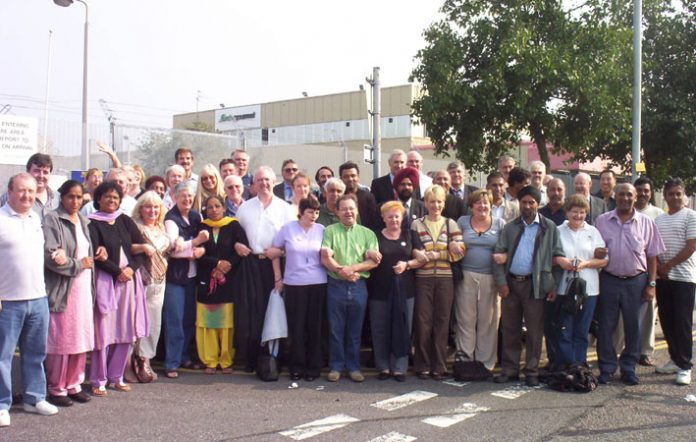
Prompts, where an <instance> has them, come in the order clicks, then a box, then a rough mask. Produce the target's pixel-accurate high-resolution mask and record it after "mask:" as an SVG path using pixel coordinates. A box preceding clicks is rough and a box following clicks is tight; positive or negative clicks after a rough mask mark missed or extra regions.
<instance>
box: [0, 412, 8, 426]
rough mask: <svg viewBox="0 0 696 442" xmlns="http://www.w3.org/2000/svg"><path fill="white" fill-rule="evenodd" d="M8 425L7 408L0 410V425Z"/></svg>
mask: <svg viewBox="0 0 696 442" xmlns="http://www.w3.org/2000/svg"><path fill="white" fill-rule="evenodd" d="M9 426H10V412H9V411H8V410H0V427H9Z"/></svg>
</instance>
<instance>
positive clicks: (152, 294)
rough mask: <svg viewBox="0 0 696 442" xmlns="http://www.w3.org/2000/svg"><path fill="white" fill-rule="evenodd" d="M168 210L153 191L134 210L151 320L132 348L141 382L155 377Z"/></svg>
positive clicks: (166, 255) (166, 251)
mask: <svg viewBox="0 0 696 442" xmlns="http://www.w3.org/2000/svg"><path fill="white" fill-rule="evenodd" d="M166 212H167V209H166V208H165V207H164V203H163V202H162V199H161V198H160V197H159V195H158V194H157V193H156V192H154V191H151V190H149V191H146V192H145V193H143V194H142V195H141V196H140V198H138V202H137V203H136V204H135V208H134V209H133V221H135V224H136V225H137V226H138V229H140V232H141V233H142V235H143V238H144V239H145V243H146V245H148V246H149V247H145V245H143V246H141V248H142V250H140V251H141V252H142V253H144V254H145V256H146V258H145V259H144V262H143V267H142V268H141V276H142V278H143V285H144V286H145V301H146V302H147V312H148V317H149V319H150V333H149V335H148V336H146V337H142V338H140V339H138V341H137V342H136V344H135V348H134V349H133V354H134V357H133V368H134V371H135V374H136V375H137V377H138V380H139V381H140V382H150V381H152V380H155V379H157V375H156V374H155V373H154V371H153V370H152V368H151V367H150V359H152V358H154V357H155V353H156V352H157V341H159V337H160V332H161V330H162V305H163V304H164V288H165V286H166V284H165V279H166V276H167V257H168V255H169V253H168V252H169V250H170V249H171V242H170V240H169V238H168V237H167V232H166V231H165V229H164V215H165V214H166Z"/></svg>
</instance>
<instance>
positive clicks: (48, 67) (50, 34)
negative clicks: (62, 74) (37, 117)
mask: <svg viewBox="0 0 696 442" xmlns="http://www.w3.org/2000/svg"><path fill="white" fill-rule="evenodd" d="M52 48H53V31H52V30H51V29H49V30H48V64H47V65H46V97H45V99H44V121H43V149H42V151H43V153H47V152H48V149H47V147H48V95H49V94H50V92H51V58H52V57H53V49H52Z"/></svg>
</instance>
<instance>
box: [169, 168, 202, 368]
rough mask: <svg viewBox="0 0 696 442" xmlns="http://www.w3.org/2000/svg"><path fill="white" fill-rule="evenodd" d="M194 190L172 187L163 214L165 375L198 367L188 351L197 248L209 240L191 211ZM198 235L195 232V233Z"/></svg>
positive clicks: (193, 320)
mask: <svg viewBox="0 0 696 442" xmlns="http://www.w3.org/2000/svg"><path fill="white" fill-rule="evenodd" d="M194 195H195V189H194V188H193V186H192V185H191V184H189V183H187V182H184V183H179V184H178V185H177V186H176V187H175V188H174V200H175V201H176V205H175V206H174V207H172V208H171V209H170V210H169V212H167V214H166V216H165V217H164V219H165V221H164V226H165V230H166V232H167V236H168V237H169V240H170V241H171V243H172V244H173V247H174V250H173V253H172V255H171V257H170V259H169V266H168V267H167V276H166V286H165V290H164V312H163V319H164V344H165V352H166V357H165V360H164V371H165V375H166V376H167V377H168V378H171V379H176V378H178V377H179V373H178V371H177V370H178V369H179V367H183V368H200V367H198V366H197V365H196V364H194V363H193V361H192V360H191V357H190V355H189V352H188V347H189V344H190V343H191V340H192V339H193V334H194V332H195V325H196V324H195V323H196V261H195V260H196V259H198V258H200V257H201V256H203V253H204V249H203V248H202V247H198V246H199V245H200V244H203V243H204V242H206V241H207V240H208V234H207V232H200V233H198V231H199V230H200V224H201V215H200V214H199V213H198V212H196V211H195V210H192V209H191V207H192V206H193V198H194ZM197 234H198V235H197Z"/></svg>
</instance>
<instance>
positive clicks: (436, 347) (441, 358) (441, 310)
mask: <svg viewBox="0 0 696 442" xmlns="http://www.w3.org/2000/svg"><path fill="white" fill-rule="evenodd" d="M445 197H446V193H445V189H443V188H442V187H440V186H438V185H433V186H430V187H429V188H428V189H427V190H426V191H425V194H424V195H423V200H424V201H425V207H426V209H427V210H428V214H427V215H426V216H425V217H423V218H420V219H416V220H414V221H413V223H412V224H411V232H412V235H413V249H414V255H416V257H417V258H418V259H419V261H422V262H423V263H424V264H423V266H422V267H421V268H419V269H418V270H416V302H415V311H414V330H415V354H414V360H413V362H414V369H415V371H416V374H417V375H418V377H419V378H421V379H427V378H428V377H429V376H432V378H433V379H435V380H442V379H445V378H446V377H447V334H448V332H449V323H450V314H451V311H452V300H453V298H454V284H453V280H452V269H451V263H453V262H457V261H459V260H461V259H462V257H463V256H464V253H465V251H466V249H465V247H464V242H463V241H462V233H461V231H460V230H459V227H458V226H457V223H456V221H455V220H452V219H449V218H445V217H443V216H442V209H443V208H444V206H445Z"/></svg>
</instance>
